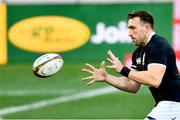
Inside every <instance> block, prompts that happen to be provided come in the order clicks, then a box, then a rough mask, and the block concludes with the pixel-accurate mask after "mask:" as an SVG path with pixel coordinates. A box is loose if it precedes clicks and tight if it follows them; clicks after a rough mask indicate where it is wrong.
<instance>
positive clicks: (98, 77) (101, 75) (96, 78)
mask: <svg viewBox="0 0 180 120" xmlns="http://www.w3.org/2000/svg"><path fill="white" fill-rule="evenodd" d="M86 66H88V67H89V68H90V69H86V68H83V69H82V71H83V72H87V73H89V74H91V76H89V77H85V78H82V80H90V82H88V83H87V85H90V84H92V83H94V82H101V81H105V79H106V75H107V72H106V70H105V62H104V61H103V62H102V63H101V67H100V68H99V69H96V68H95V67H94V66H92V65H91V64H89V63H86Z"/></svg>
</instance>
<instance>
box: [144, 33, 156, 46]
mask: <svg viewBox="0 0 180 120" xmlns="http://www.w3.org/2000/svg"><path fill="white" fill-rule="evenodd" d="M154 34H155V32H154V31H153V30H151V31H149V32H148V34H147V37H146V44H145V46H146V45H147V44H148V43H149V41H150V40H151V38H152V36H153V35H154Z"/></svg>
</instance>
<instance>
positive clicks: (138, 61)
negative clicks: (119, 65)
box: [134, 49, 148, 71]
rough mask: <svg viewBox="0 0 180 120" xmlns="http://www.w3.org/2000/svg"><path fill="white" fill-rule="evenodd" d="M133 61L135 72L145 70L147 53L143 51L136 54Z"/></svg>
mask: <svg viewBox="0 0 180 120" xmlns="http://www.w3.org/2000/svg"><path fill="white" fill-rule="evenodd" d="M134 60H135V65H136V69H137V70H139V71H143V70H147V62H148V52H147V51H146V50H145V49H142V50H139V51H138V52H136V55H135V59H134Z"/></svg>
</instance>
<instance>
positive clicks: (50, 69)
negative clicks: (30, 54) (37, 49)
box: [33, 53, 64, 78]
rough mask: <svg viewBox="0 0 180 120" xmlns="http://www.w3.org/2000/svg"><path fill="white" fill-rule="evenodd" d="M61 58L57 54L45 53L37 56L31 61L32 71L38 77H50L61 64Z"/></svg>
mask: <svg viewBox="0 0 180 120" xmlns="http://www.w3.org/2000/svg"><path fill="white" fill-rule="evenodd" d="M63 63H64V61H63V59H62V57H61V56H60V55H59V54H56V53H47V54H44V55H42V56H40V57H39V58H37V59H36V60H35V61H34V63H33V73H34V74H35V75H36V76H38V77H42V78H44V77H50V76H52V75H54V74H55V73H57V72H58V71H59V70H60V69H61V68H62V66H63Z"/></svg>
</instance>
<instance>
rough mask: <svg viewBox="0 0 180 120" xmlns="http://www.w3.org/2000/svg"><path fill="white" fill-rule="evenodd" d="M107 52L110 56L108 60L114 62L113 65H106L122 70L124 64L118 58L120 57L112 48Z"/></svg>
mask: <svg viewBox="0 0 180 120" xmlns="http://www.w3.org/2000/svg"><path fill="white" fill-rule="evenodd" d="M107 54H108V55H109V57H110V58H107V60H108V61H109V62H110V63H112V65H111V66H110V65H109V66H106V67H107V68H113V69H115V70H116V72H118V73H119V72H120V71H121V69H122V68H123V65H122V63H121V61H120V60H119V59H118V57H116V56H115V55H114V54H113V53H112V51H111V50H108V52H107Z"/></svg>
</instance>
